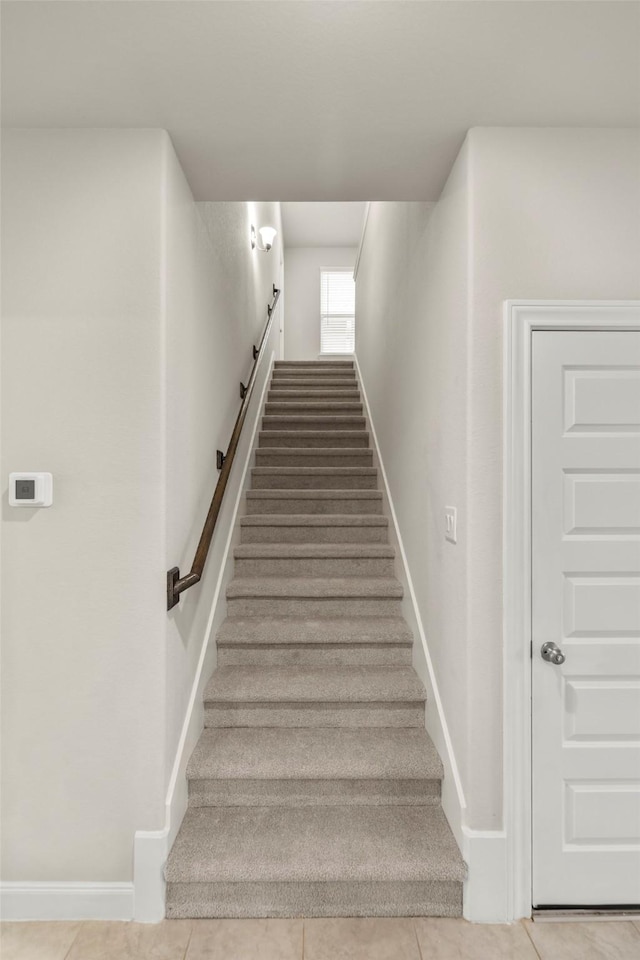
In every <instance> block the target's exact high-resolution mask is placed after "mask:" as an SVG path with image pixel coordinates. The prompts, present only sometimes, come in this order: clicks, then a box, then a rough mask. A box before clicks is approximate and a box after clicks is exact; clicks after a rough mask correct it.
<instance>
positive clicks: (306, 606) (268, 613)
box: [227, 597, 402, 618]
mask: <svg viewBox="0 0 640 960" xmlns="http://www.w3.org/2000/svg"><path fill="white" fill-rule="evenodd" d="M227 614H228V616H230V617H307V618H309V617H399V616H401V615H402V607H401V601H400V600H393V599H384V600H378V599H376V598H373V597H357V598H351V597H347V598H345V597H327V598H326V599H324V598H322V597H231V598H228V599H227Z"/></svg>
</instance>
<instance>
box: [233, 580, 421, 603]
mask: <svg viewBox="0 0 640 960" xmlns="http://www.w3.org/2000/svg"><path fill="white" fill-rule="evenodd" d="M403 593H404V591H403V589H402V584H401V583H400V581H399V580H396V579H395V577H291V576H288V577H278V576H276V577H234V578H233V580H231V581H230V583H229V585H228V586H227V598H228V599H234V598H238V597H322V598H328V597H336V598H341V599H342V598H343V597H344V598H347V597H369V598H376V597H380V598H381V599H383V598H384V599H387V598H389V597H393V598H399V599H400V598H402V596H403Z"/></svg>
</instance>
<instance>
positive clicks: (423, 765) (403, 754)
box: [187, 727, 442, 780]
mask: <svg viewBox="0 0 640 960" xmlns="http://www.w3.org/2000/svg"><path fill="white" fill-rule="evenodd" d="M187 778H188V779H190V780H213V779H216V780H219V779H225V780H262V779H264V780H393V779H398V780H440V779H442V763H441V761H440V758H439V757H438V754H437V752H436V749H435V747H434V746H433V743H432V742H431V739H430V738H429V736H428V735H427V733H426V731H425V730H418V729H412V728H410V727H406V728H401V729H393V728H384V727H382V728H376V727H373V728H369V729H367V728H361V729H357V728H355V729H349V728H345V729H330V728H329V729H327V728H313V727H311V728H309V727H301V728H295V727H253V728H246V727H236V728H233V727H232V728H229V729H225V728H208V729H205V730H204V731H203V732H202V734H201V736H200V739H199V741H198V743H197V745H196V748H195V750H194V752H193V753H192V755H191V759H190V760H189V765H188V769H187Z"/></svg>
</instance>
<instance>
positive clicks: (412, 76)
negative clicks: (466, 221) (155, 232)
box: [1, 0, 640, 200]
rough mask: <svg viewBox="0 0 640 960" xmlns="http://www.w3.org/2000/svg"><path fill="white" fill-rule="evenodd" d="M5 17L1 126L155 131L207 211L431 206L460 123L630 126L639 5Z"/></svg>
mask: <svg viewBox="0 0 640 960" xmlns="http://www.w3.org/2000/svg"><path fill="white" fill-rule="evenodd" d="M1 7H2V21H3V22H2V74H3V76H2V94H3V97H2V99H3V120H4V123H5V124H6V125H8V126H11V125H16V126H71V127H75V126H123V127H165V128H166V129H167V130H169V132H170V134H171V136H172V138H173V141H174V144H175V146H176V149H177V151H178V154H179V156H180V159H181V161H182V164H183V166H184V169H185V171H186V174H187V177H188V178H189V181H190V184H191V187H192V189H193V191H194V193H195V195H196V197H197V199H200V200H215V199H229V200H232V199H237V200H240V199H251V198H258V199H265V200H266V199H281V200H366V199H396V200H400V199H420V200H433V199H436V198H437V196H438V195H439V193H440V190H441V188H442V185H443V183H444V180H445V178H446V176H447V173H448V171H449V169H450V167H451V164H452V162H453V159H454V157H455V155H456V153H457V151H458V149H459V147H460V144H461V143H462V140H463V137H464V135H465V132H466V130H467V129H468V128H469V127H471V126H476V125H482V126H496V125H498V126H514V125H515V126H558V125H560V126H630V125H636V124H637V123H638V120H639V98H640V91H639V85H638V50H639V43H640V26H639V24H640V19H639V18H640V7H639V5H638V3H637V2H622V3H614V2H597V0H593V2H584V3H583V2H569V3H561V2H548V3H538V2H532V3H529V2H473V0H472V2H410V0H406V2H393V0H380V2H352V0H336V2H327V0H308V2H279V0H270V2H263V0H255V2H254V0H246V2H213V0H199V2H190V0H160V2H117V0H114V2H101V3H97V2H74V0H71V2H63V0H57V2H49V0H44V2H40V0H33V2H12V0H4V2H2V4H1Z"/></svg>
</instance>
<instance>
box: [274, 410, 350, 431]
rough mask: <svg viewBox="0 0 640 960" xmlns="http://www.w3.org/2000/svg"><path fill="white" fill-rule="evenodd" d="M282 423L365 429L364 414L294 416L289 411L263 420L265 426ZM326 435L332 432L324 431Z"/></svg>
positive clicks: (305, 414) (309, 414)
mask: <svg viewBox="0 0 640 960" xmlns="http://www.w3.org/2000/svg"><path fill="white" fill-rule="evenodd" d="M276 421H277V422H278V423H282V424H284V425H285V426H287V425H290V424H292V423H294V422H295V423H302V425H303V427H307V426H311V425H312V424H314V423H327V422H329V423H335V424H337V425H338V426H340V424H345V423H358V424H362V429H364V424H365V419H364V417H363V416H362V414H359V413H358V414H349V415H347V414H344V415H341V414H338V413H313V414H311V413H298V414H293V413H290V412H289V411H282V412H280V413H266V414H265V415H264V416H263V418H262V423H263V425H267V426H268V425H269V424H270V423H275V422H276ZM323 432H325V433H331V431H330V430H328V429H326V428H325V430H324V431H323Z"/></svg>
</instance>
